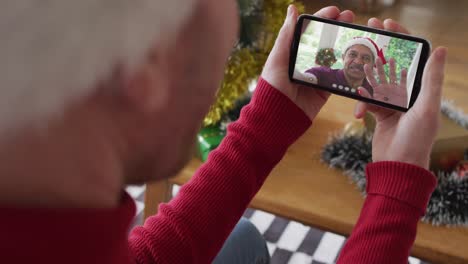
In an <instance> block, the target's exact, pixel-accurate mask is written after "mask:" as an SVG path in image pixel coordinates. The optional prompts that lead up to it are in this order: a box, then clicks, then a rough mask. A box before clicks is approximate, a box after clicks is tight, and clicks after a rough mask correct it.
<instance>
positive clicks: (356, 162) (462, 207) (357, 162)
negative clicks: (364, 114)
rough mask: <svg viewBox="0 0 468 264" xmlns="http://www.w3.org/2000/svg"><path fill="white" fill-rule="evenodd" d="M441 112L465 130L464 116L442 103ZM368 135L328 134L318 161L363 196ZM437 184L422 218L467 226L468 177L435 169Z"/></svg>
mask: <svg viewBox="0 0 468 264" xmlns="http://www.w3.org/2000/svg"><path fill="white" fill-rule="evenodd" d="M441 112H442V113H443V114H444V115H446V116H447V117H449V118H450V119H452V120H453V121H454V122H456V123H457V124H459V125H460V126H461V127H463V128H465V129H467V130H468V115H467V114H464V113H463V112H462V111H461V110H459V109H457V108H456V107H454V106H453V104H452V103H451V102H448V101H444V102H442V108H441ZM371 154H372V134H370V133H368V132H365V133H342V134H339V135H335V136H333V137H332V139H331V140H330V142H329V143H328V144H327V145H326V146H325V147H324V149H323V151H322V160H323V161H324V162H325V163H327V164H329V166H330V167H332V168H336V169H341V170H343V171H344V174H346V175H347V176H348V177H349V178H350V179H351V180H352V181H353V182H354V183H355V184H356V185H357V187H358V189H359V190H360V191H361V193H362V194H363V195H365V190H366V177H365V167H366V164H367V163H370V162H372V157H371ZM435 174H436V177H437V180H438V185H437V187H436V189H435V191H434V193H433V194H432V196H431V198H430V201H429V204H428V206H427V210H426V215H425V216H424V218H423V221H425V222H429V223H432V224H433V225H468V177H460V176H459V175H458V174H457V173H456V172H455V171H454V172H451V173H450V172H442V171H439V172H436V173H435Z"/></svg>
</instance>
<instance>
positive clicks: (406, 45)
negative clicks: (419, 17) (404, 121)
mask: <svg viewBox="0 0 468 264" xmlns="http://www.w3.org/2000/svg"><path fill="white" fill-rule="evenodd" d="M301 32H302V33H301V36H300V41H299V46H298V51H297V58H296V64H295V67H294V74H293V78H294V79H297V80H301V81H305V82H308V83H311V84H315V85H318V86H321V87H326V88H329V89H332V90H333V89H334V90H340V91H341V92H342V93H350V94H354V95H356V96H362V97H367V98H369V99H372V100H376V101H380V102H384V103H388V104H392V105H396V106H399V107H403V108H408V105H409V101H410V98H411V92H412V90H413V84H414V81H415V77H416V73H417V69H418V64H419V59H420V56H421V49H422V43H419V42H414V41H410V40H405V39H400V38H396V37H391V36H385V35H380V34H376V33H372V32H367V31H361V30H357V29H353V28H347V27H342V26H337V25H331V24H326V23H323V22H319V21H314V20H308V19H305V20H304V21H303V24H302V31H301Z"/></svg>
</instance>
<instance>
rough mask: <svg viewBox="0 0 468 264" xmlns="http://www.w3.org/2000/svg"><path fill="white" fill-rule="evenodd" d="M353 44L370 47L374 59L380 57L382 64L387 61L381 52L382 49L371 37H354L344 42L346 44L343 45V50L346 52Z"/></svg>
mask: <svg viewBox="0 0 468 264" xmlns="http://www.w3.org/2000/svg"><path fill="white" fill-rule="evenodd" d="M354 45H363V46H366V47H367V48H369V49H370V51H371V52H372V54H373V55H374V58H375V59H377V58H380V59H381V60H382V63H383V64H386V63H387V60H386V59H385V56H384V54H383V50H382V49H380V48H379V46H378V45H377V44H376V43H375V42H374V41H373V40H372V39H370V38H367V37H355V38H353V39H352V40H350V41H349V42H348V43H346V45H345V46H344V47H343V50H344V51H345V52H346V51H347V50H348V49H349V48H351V47H352V46H354Z"/></svg>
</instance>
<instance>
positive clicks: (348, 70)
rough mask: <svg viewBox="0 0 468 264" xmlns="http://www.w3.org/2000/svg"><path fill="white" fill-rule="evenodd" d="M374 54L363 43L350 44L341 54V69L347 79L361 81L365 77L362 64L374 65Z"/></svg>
mask: <svg viewBox="0 0 468 264" xmlns="http://www.w3.org/2000/svg"><path fill="white" fill-rule="evenodd" d="M374 61H375V58H374V55H373V54H372V52H371V50H370V49H369V48H368V47H366V46H364V45H354V46H351V47H350V48H349V49H348V50H347V51H346V52H345V53H344V55H343V62H344V67H343V71H344V73H345V76H346V78H347V79H350V80H360V81H363V80H364V78H366V74H365V72H364V65H365V64H369V65H370V66H371V67H373V66H374Z"/></svg>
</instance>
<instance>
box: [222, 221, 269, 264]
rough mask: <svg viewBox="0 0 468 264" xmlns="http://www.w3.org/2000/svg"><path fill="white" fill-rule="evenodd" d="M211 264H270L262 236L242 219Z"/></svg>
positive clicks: (249, 223)
mask: <svg viewBox="0 0 468 264" xmlns="http://www.w3.org/2000/svg"><path fill="white" fill-rule="evenodd" d="M213 263H214V264H250V263H252V264H267V263H270V254H269V253H268V248H267V246H266V242H265V239H264V238H263V236H262V234H260V232H259V231H258V230H257V228H256V227H255V226H254V225H253V224H252V223H251V222H250V221H249V220H247V219H245V218H242V219H241V220H240V221H239V223H237V225H236V227H235V228H234V230H233V231H232V233H231V235H229V237H228V239H227V240H226V242H225V243H224V245H223V247H222V248H221V251H220V252H219V253H218V255H217V256H216V258H215V260H214V261H213Z"/></svg>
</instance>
